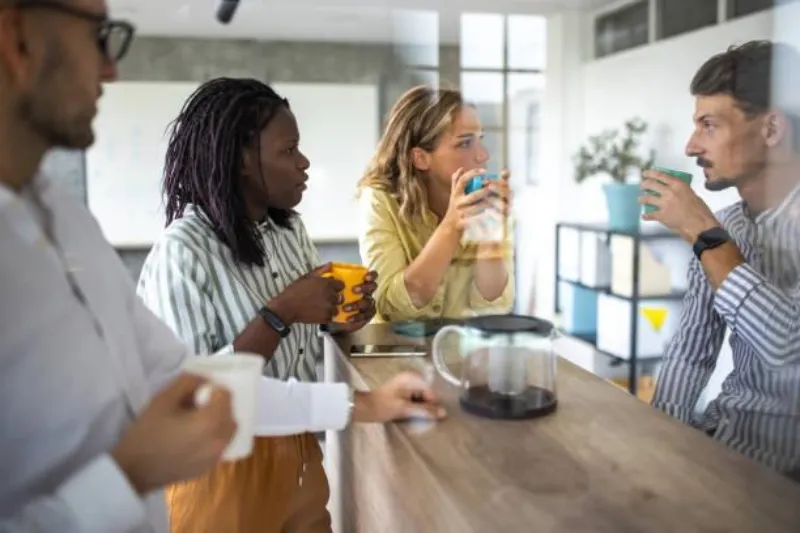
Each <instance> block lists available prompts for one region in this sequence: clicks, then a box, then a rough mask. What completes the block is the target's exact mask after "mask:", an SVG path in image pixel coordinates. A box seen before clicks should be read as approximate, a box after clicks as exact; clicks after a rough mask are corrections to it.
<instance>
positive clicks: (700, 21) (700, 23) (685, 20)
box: [658, 0, 718, 39]
mask: <svg viewBox="0 0 800 533" xmlns="http://www.w3.org/2000/svg"><path fill="white" fill-rule="evenodd" d="M717 5H718V2H717V0H658V37H659V39H665V38H667V37H672V36H674V35H679V34H681V33H686V32H687V31H692V30H696V29H698V28H703V27H705V26H713V25H714V24H716V23H717V12H718V9H717Z"/></svg>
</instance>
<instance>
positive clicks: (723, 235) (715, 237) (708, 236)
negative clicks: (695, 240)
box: [700, 228, 731, 244]
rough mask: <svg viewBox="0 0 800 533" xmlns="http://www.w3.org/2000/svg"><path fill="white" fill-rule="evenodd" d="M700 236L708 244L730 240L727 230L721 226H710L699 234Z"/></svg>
mask: <svg viewBox="0 0 800 533" xmlns="http://www.w3.org/2000/svg"><path fill="white" fill-rule="evenodd" d="M700 238H701V239H702V240H703V241H705V242H706V243H708V244H720V243H722V242H726V241H729V240H731V237H730V235H728V232H727V231H725V229H723V228H711V229H710V230H708V231H704V232H703V233H701V234H700Z"/></svg>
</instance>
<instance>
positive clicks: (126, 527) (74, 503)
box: [58, 455, 147, 533]
mask: <svg viewBox="0 0 800 533" xmlns="http://www.w3.org/2000/svg"><path fill="white" fill-rule="evenodd" d="M58 495H59V497H60V498H61V499H62V500H63V501H64V503H65V504H66V506H67V508H68V509H71V510H72V512H73V515H74V519H75V523H76V524H77V525H78V527H77V528H76V530H77V531H81V532H83V533H108V532H109V531H131V530H134V529H136V528H137V527H140V526H142V525H144V524H145V522H146V520H147V514H146V513H145V509H144V504H143V503H142V500H141V499H140V498H139V496H138V494H136V492H135V491H134V490H133V487H131V485H130V483H129V482H128V478H127V477H126V476H125V474H124V473H123V472H122V470H120V468H119V466H118V465H117V463H115V462H114V460H112V459H111V457H110V456H108V455H102V456H100V457H98V458H97V459H95V460H94V461H92V462H91V463H89V464H88V465H87V466H86V467H84V468H83V469H82V470H81V471H79V472H78V473H77V474H75V475H74V476H73V477H72V478H70V479H69V480H68V481H67V482H66V483H65V484H64V485H62V486H61V487H60V488H59V490H58Z"/></svg>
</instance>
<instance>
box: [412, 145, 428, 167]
mask: <svg viewBox="0 0 800 533" xmlns="http://www.w3.org/2000/svg"><path fill="white" fill-rule="evenodd" d="M411 164H412V165H414V168H416V169H417V170H419V171H421V172H427V171H428V170H430V168H431V155H430V154H429V153H428V152H426V151H425V150H423V149H422V148H420V147H419V146H415V147H414V148H412V149H411Z"/></svg>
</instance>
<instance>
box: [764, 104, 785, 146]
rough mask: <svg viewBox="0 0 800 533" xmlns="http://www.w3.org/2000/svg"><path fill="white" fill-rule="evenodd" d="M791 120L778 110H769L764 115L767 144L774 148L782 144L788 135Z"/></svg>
mask: <svg viewBox="0 0 800 533" xmlns="http://www.w3.org/2000/svg"><path fill="white" fill-rule="evenodd" d="M788 129H789V121H788V120H787V119H786V117H785V116H784V115H783V114H782V113H780V112H778V111H772V110H771V111H768V112H767V114H766V116H765V117H764V127H763V131H762V135H763V137H764V141H765V142H766V143H767V146H769V147H770V148H774V147H775V146H778V145H779V144H781V143H782V142H783V141H784V140H785V139H786V137H787V135H788V133H789V132H788Z"/></svg>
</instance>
